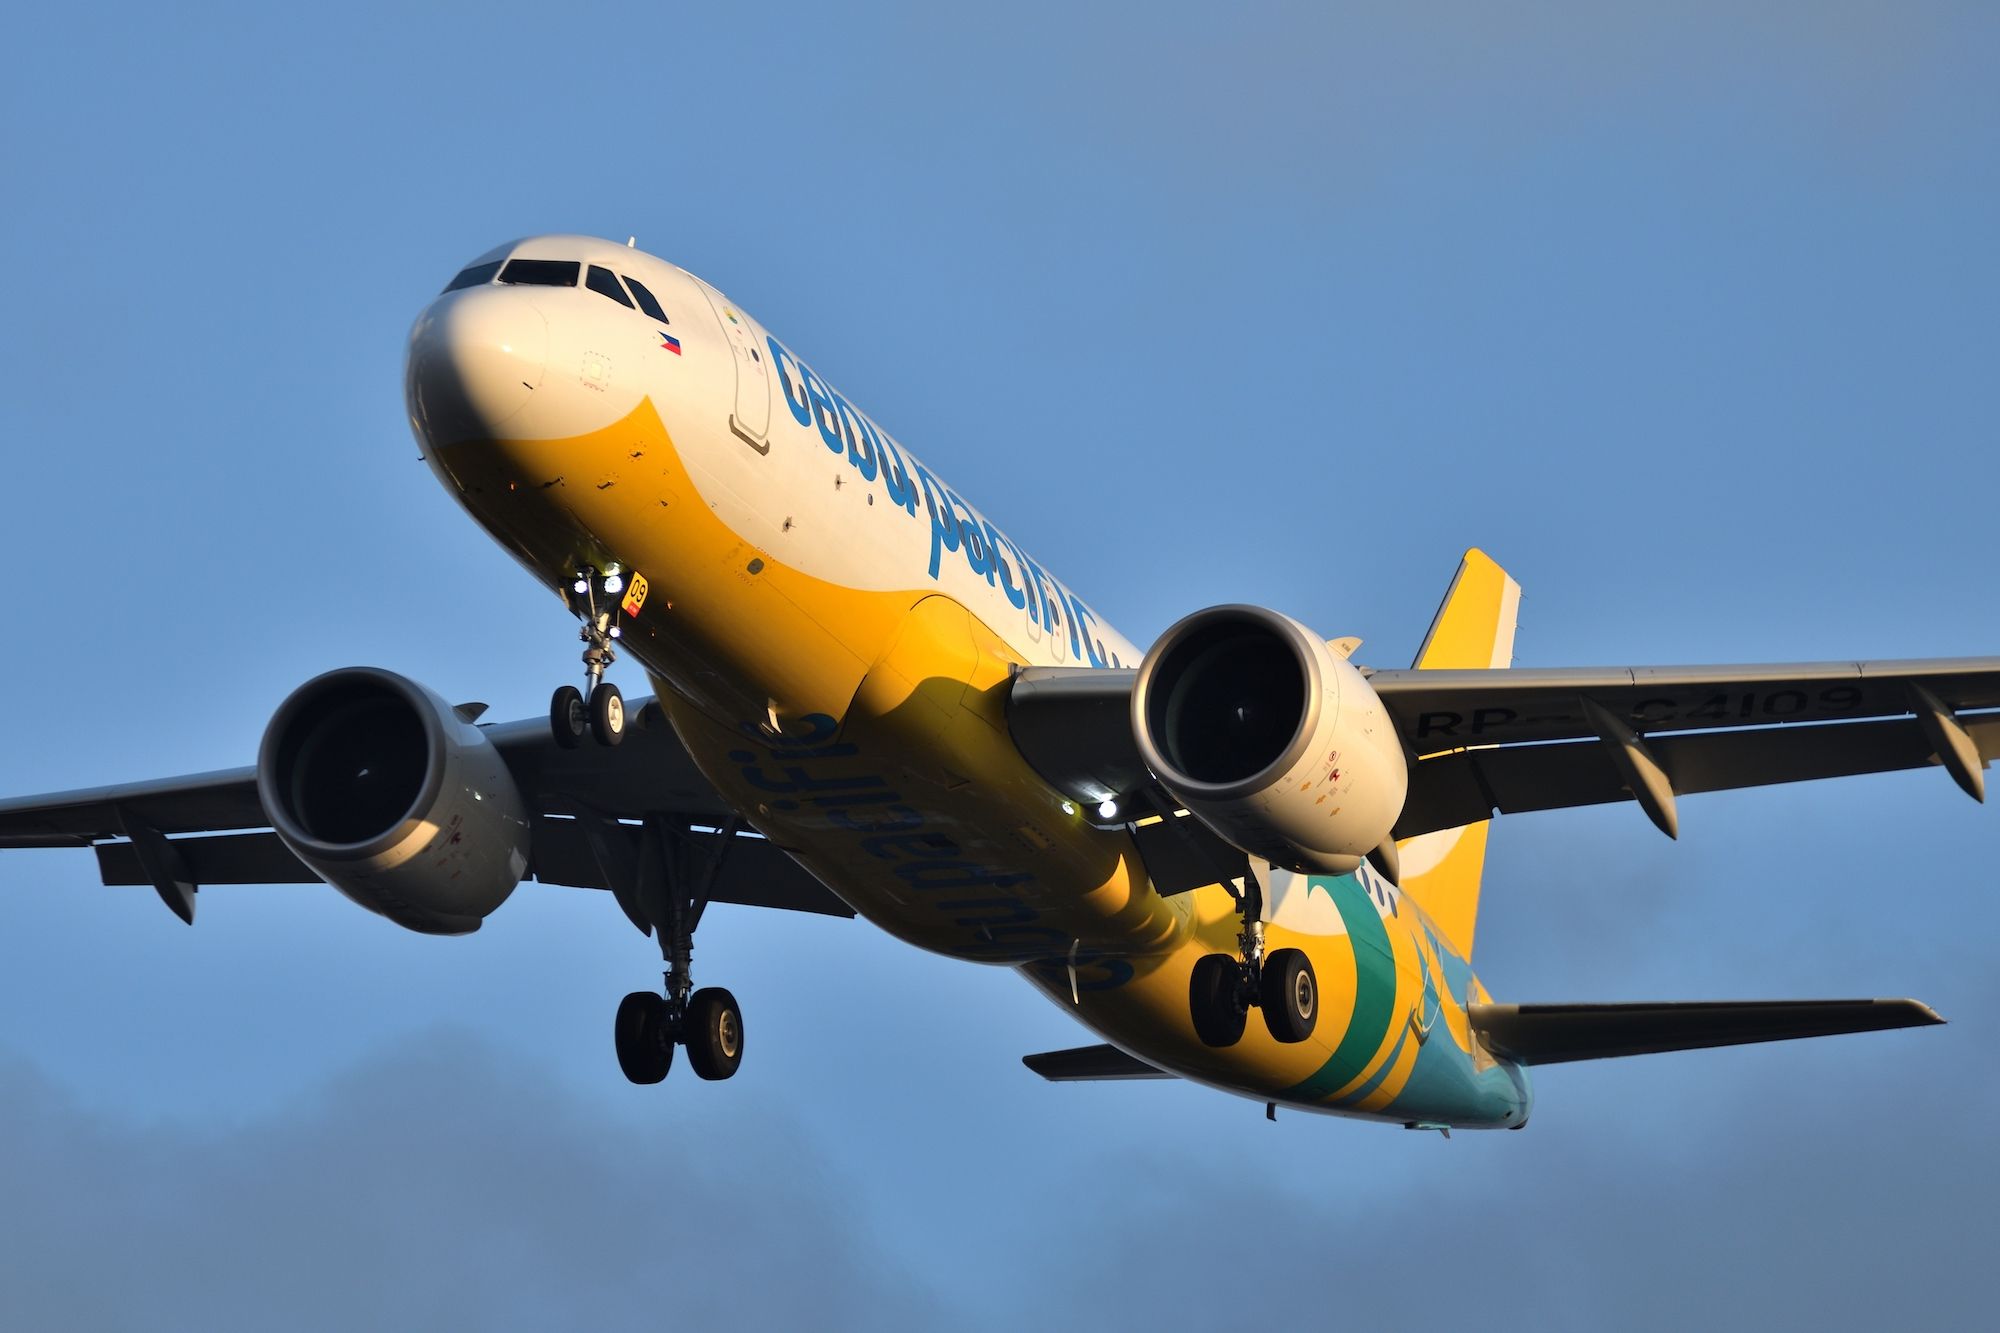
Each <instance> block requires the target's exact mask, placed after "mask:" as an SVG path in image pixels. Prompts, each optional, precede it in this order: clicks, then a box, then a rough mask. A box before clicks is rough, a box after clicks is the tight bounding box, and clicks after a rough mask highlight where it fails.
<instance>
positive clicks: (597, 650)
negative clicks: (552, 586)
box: [549, 569, 646, 750]
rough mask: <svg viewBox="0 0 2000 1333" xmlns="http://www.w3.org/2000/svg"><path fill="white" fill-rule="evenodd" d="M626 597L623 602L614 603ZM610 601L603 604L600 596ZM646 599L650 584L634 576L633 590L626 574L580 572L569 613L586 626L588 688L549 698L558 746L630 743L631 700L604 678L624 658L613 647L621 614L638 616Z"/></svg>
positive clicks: (571, 688) (572, 589)
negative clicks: (591, 741)
mask: <svg viewBox="0 0 2000 1333" xmlns="http://www.w3.org/2000/svg"><path fill="white" fill-rule="evenodd" d="M620 593H623V594H624V597H623V599H622V600H613V599H616V598H618V597H619V594H620ZM600 594H601V595H602V597H603V598H604V600H603V602H602V603H601V604H600V602H599V600H598V598H599V596H600ZM645 600H646V581H645V579H644V578H643V577H641V576H640V575H638V574H633V575H632V576H631V581H630V585H629V588H628V586H627V582H626V578H625V576H624V575H623V574H619V573H610V574H606V573H603V572H601V571H599V570H596V569H579V570H578V571H576V579H575V581H574V582H572V583H571V584H570V590H569V595H568V601H569V609H570V610H571V611H573V612H575V613H576V616H577V618H578V619H579V620H581V621H582V622H583V628H582V629H581V630H580V631H579V632H578V634H577V637H578V638H580V639H582V640H583V674H584V681H585V689H583V690H579V689H577V688H576V686H574V685H563V686H560V687H558V688H557V690H556V692H555V694H554V696H553V697H552V698H550V700H549V730H550V732H551V733H553V734H554V736H555V741H556V744H557V745H560V746H561V747H562V748H563V749H565V750H574V749H575V748H576V747H577V746H579V745H581V744H582V743H583V738H584V737H585V736H591V737H594V738H595V739H596V741H597V743H598V744H599V745H616V744H618V743H619V742H620V741H622V740H624V739H625V699H624V697H623V696H622V695H620V694H619V693H618V687H617V686H616V685H613V684H612V683H611V682H610V681H608V680H606V679H604V669H605V668H606V667H608V666H610V665H611V664H612V663H613V662H615V661H617V660H618V650H617V649H616V648H614V647H612V644H613V643H615V642H616V641H617V639H618V637H619V634H620V632H621V627H620V626H619V623H618V617H619V613H620V612H621V611H623V612H625V613H626V614H628V615H637V614H638V612H639V607H640V605H641V604H643V603H644V602H645Z"/></svg>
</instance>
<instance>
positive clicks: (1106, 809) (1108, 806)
mask: <svg viewBox="0 0 2000 1333" xmlns="http://www.w3.org/2000/svg"><path fill="white" fill-rule="evenodd" d="M1097 817H1098V818H1099V819H1116V818H1118V802H1116V801H1106V802H1105V803H1104V804H1102V805H1100V806H1098V807H1097Z"/></svg>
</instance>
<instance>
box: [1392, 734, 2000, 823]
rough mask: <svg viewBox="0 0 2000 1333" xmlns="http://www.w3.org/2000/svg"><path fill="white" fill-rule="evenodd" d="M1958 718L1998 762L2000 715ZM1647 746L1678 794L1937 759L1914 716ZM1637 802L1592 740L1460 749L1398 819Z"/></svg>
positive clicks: (1457, 819)
mask: <svg viewBox="0 0 2000 1333" xmlns="http://www.w3.org/2000/svg"><path fill="white" fill-rule="evenodd" d="M1960 722H1961V724H1962V725H1963V726H1964V728H1965V731H1966V733H1967V734H1968V735H1969V736H1970V737H1971V738H1972V740H1973V743H1974V744H1975V745H1976V746H1977V747H1978V751H1979V754H1980V756H1981V757H1982V758H1983V759H1992V758H1995V757H1996V756H2000V715H1992V716H1978V717H1968V718H1961V719H1960ZM1646 745H1647V748H1648V750H1649V751H1650V752H1651V753H1652V755H1653V756H1654V757H1655V758H1656V759H1657V760H1658V762H1659V765H1660V768H1661V769H1662V770H1663V771H1664V772H1665V773H1666V775H1667V777H1668V779H1669V780H1670V781H1671V782H1672V784H1673V789H1674V791H1675V793H1677V794H1680V795H1689V794H1693V793H1699V792H1710V791H1734V790H1737V789H1739V788H1743V787H1761V786H1769V785H1772V784H1775V783H1785V782H1804V781H1808V780H1812V779H1816V778H1839V777H1853V776H1856V775H1858V774H1862V773H1886V772H1893V771H1896V770H1899V769H1912V768H1927V767H1930V766H1933V765H1935V764H1936V763H1937V762H1938V760H1937V753H1936V750H1935V748H1934V747H1933V746H1932V744H1931V741H1930V739H1929V738H1928V737H1927V736H1926V735H1925V733H1924V729H1923V726H1922V724H1920V723H1919V722H1918V721H1917V720H1916V719H1914V718H1907V717H1906V718H1895V719H1889V720H1884V721H1874V722H1837V723H1821V724H1818V725H1809V726H1792V727H1759V728H1755V729H1751V730H1747V731H1710V732H1697V733H1694V734H1692V735H1688V734H1681V735H1666V736H1656V737H1649V738H1648V739H1647V742H1646ZM1631 799H1633V796H1632V792H1631V791H1630V789H1629V788H1628V787H1627V786H1626V781H1625V778H1624V777H1623V776H1622V775H1621V774H1620V773H1619V771H1618V769H1617V767H1616V766H1615V765H1614V764H1613V762H1612V759H1611V756H1610V754H1609V752H1608V751H1607V750H1606V748H1605V747H1604V746H1603V745H1601V744H1599V743H1597V742H1594V741H1564V742H1556V743H1551V744H1543V745H1505V746H1497V747H1493V748H1489V749H1474V750H1458V751H1454V752H1451V753H1448V754H1441V755H1433V756H1431V757H1430V758H1428V759H1424V760H1421V761H1420V762H1418V763H1417V764H1415V765H1413V766H1412V767H1411V770H1410V795H1409V798H1408V800H1407V801H1406V802H1405V803H1404V806H1403V814H1402V818H1401V819H1399V820H1398V821H1397V823H1396V837H1398V838H1413V837H1416V836H1417V835H1419V834H1422V833H1429V832H1433V831H1435V830H1437V829H1446V828H1455V827H1457V826H1458V825H1460V824H1466V823H1470V822H1472V821H1474V820H1478V819H1484V818H1486V817H1488V816H1489V815H1491V814H1494V813H1499V814H1508V815H1514V814H1523V813H1526V812H1528V811H1531V810H1558V809H1567V808H1569V807H1571V806H1580V805H1602V804H1605V803H1606V802H1610V801H1629V800H1631Z"/></svg>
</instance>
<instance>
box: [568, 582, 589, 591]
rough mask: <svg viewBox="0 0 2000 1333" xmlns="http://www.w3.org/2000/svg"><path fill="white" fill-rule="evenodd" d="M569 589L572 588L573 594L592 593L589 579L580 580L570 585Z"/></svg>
mask: <svg viewBox="0 0 2000 1333" xmlns="http://www.w3.org/2000/svg"><path fill="white" fill-rule="evenodd" d="M569 588H570V591H571V592H589V591H590V580H589V579H578V580H577V581H576V582H575V583H572V584H570V585H569Z"/></svg>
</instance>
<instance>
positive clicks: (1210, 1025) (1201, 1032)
mask: <svg viewBox="0 0 2000 1333" xmlns="http://www.w3.org/2000/svg"><path fill="white" fill-rule="evenodd" d="M1242 980H1243V965H1242V964H1241V963H1239V962H1238V961H1237V960H1236V959H1235V958H1234V957H1233V956H1232V955H1230V954H1226V953H1212V954H1209V955H1208V956H1207V957H1205V958H1202V959H1199V960H1198V961H1197V962H1196V963H1195V965H1194V973H1193V975H1192V976H1190V977H1189V978H1188V1012H1189V1013H1190V1014H1191V1015H1192V1016H1193V1017H1194V1035H1195V1036H1197V1037H1200V1038H1201V1040H1202V1044H1203V1045H1205V1046H1234V1045H1235V1044H1236V1043H1237V1042H1238V1041H1241V1040H1242V1038H1243V1025H1244V1022H1245V1021H1246V1019H1247V1017H1248V1016H1247V1015H1246V1014H1245V1013H1244V1012H1243V997H1242V995H1241V993H1240V988H1241V983H1242Z"/></svg>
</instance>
